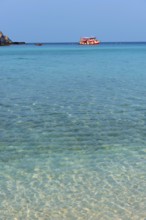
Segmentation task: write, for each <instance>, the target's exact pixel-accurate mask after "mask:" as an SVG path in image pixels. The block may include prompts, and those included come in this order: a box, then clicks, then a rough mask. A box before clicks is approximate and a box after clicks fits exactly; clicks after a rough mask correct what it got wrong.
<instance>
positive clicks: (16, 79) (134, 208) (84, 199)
mask: <svg viewBox="0 0 146 220" xmlns="http://www.w3.org/2000/svg"><path fill="white" fill-rule="evenodd" d="M0 220H146V43H101V44H100V45H97V46H81V45H79V44H77V43H57V44H56V43H52V44H43V45H42V46H36V45H35V44H26V45H14V46H7V47H0Z"/></svg>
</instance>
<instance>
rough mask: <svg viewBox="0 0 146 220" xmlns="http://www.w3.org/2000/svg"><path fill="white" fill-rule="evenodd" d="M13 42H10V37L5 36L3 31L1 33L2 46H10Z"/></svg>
mask: <svg viewBox="0 0 146 220" xmlns="http://www.w3.org/2000/svg"><path fill="white" fill-rule="evenodd" d="M12 43H13V42H12V41H11V40H10V38H9V37H8V36H5V35H4V34H3V33H2V32H1V31H0V46H5V45H10V44H12Z"/></svg>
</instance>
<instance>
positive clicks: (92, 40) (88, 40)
mask: <svg viewBox="0 0 146 220" xmlns="http://www.w3.org/2000/svg"><path fill="white" fill-rule="evenodd" d="M99 43H100V41H99V40H97V39H96V37H82V38H81V39H80V44H81V45H97V44H99Z"/></svg>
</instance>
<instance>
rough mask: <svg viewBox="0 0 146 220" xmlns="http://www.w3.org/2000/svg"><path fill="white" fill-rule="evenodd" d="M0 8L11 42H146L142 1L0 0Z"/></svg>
mask: <svg viewBox="0 0 146 220" xmlns="http://www.w3.org/2000/svg"><path fill="white" fill-rule="evenodd" d="M0 9H1V10H0V31H2V32H3V33H4V34H5V35H8V36H9V37H10V39H12V40H13V41H25V42H77V41H79V39H80V37H84V36H96V37H97V39H99V40H101V41H102V42H104V41H108V42H111V41H146V0H88V1H87V0H41V1H38V0H0Z"/></svg>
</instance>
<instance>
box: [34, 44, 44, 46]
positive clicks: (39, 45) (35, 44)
mask: <svg viewBox="0 0 146 220" xmlns="http://www.w3.org/2000/svg"><path fill="white" fill-rule="evenodd" d="M35 45H36V46H42V45H43V44H42V43H36V44H35Z"/></svg>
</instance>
